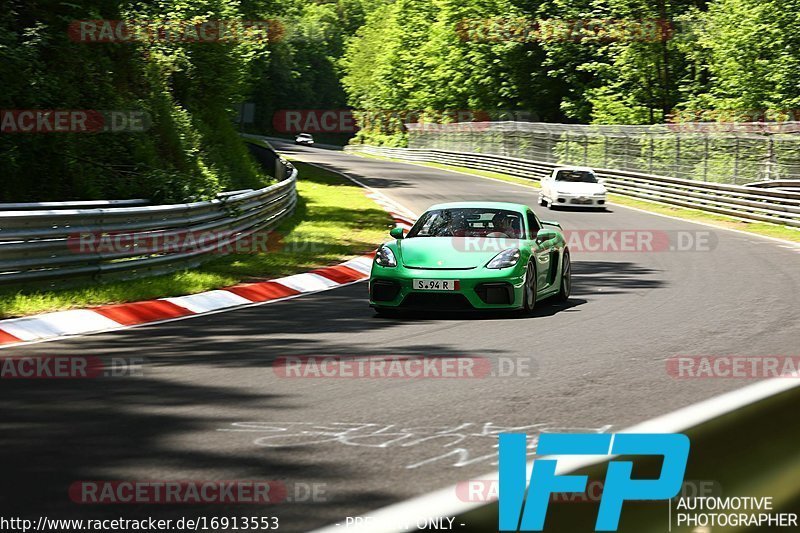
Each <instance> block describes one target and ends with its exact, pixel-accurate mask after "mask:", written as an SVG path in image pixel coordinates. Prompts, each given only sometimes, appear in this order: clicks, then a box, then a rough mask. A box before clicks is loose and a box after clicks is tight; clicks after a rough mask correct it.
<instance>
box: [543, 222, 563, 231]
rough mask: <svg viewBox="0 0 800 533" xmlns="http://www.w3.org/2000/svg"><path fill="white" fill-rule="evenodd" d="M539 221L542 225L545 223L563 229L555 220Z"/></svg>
mask: <svg viewBox="0 0 800 533" xmlns="http://www.w3.org/2000/svg"><path fill="white" fill-rule="evenodd" d="M540 222H541V223H542V224H543V225H545V226H555V227H557V228H558V229H563V228H562V227H561V224H559V223H558V222H556V221H554V220H541V221H540Z"/></svg>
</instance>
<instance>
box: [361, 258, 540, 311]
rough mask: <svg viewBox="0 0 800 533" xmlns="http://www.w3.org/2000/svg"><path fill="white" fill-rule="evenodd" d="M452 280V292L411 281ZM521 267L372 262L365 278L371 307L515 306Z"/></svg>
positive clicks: (519, 300) (517, 305)
mask: <svg viewBox="0 0 800 533" xmlns="http://www.w3.org/2000/svg"><path fill="white" fill-rule="evenodd" d="M415 279H426V280H435V279H440V280H456V281H458V289H457V290H454V291H439V290H415V289H414V288H413V280H415ZM524 283H525V269H524V268H522V267H521V266H520V265H516V266H514V267H510V268H504V269H499V270H490V269H486V268H482V267H481V268H475V269H470V270H429V269H412V268H406V267H404V266H402V265H398V266H396V267H382V266H380V265H377V264H375V263H373V266H372V274H371V275H370V279H369V295H370V296H369V303H370V305H371V306H372V307H378V308H397V309H465V310H468V309H518V308H520V307H522V298H523V290H524Z"/></svg>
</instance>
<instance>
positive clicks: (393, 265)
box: [369, 202, 572, 314]
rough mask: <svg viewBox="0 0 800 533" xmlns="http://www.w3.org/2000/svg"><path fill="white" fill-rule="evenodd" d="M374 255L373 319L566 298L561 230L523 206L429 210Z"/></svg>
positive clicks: (522, 306)
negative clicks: (402, 312)
mask: <svg viewBox="0 0 800 533" xmlns="http://www.w3.org/2000/svg"><path fill="white" fill-rule="evenodd" d="M389 234H390V235H391V236H392V237H394V239H395V240H394V241H390V242H387V243H386V244H383V245H382V246H381V247H380V248H378V250H377V252H376V254H375V259H374V261H373V263H372V272H371V274H370V278H369V303H370V306H372V307H373V308H374V309H375V311H376V312H377V313H378V314H388V313H391V312H394V311H398V310H401V309H412V308H415V309H448V310H457V309H484V310H489V309H519V310H521V311H523V312H525V313H530V312H531V311H533V308H534V305H535V304H536V302H538V301H541V300H543V299H544V298H547V297H550V296H554V297H556V298H557V299H558V300H566V299H567V298H569V295H570V290H571V288H572V281H571V275H570V274H571V268H570V258H569V250H568V249H567V246H566V242H565V241H564V236H563V235H562V234H561V226H560V225H559V224H558V223H557V222H544V221H541V220H539V218H538V217H537V216H536V214H535V213H534V212H533V211H532V210H531V208H530V207H528V206H527V205H522V204H512V203H501V202H459V203H447V204H439V205H434V206H433V207H431V208H430V209H428V211H426V212H425V214H423V215H422V216H421V217H420V218H419V220H417V222H416V223H415V224H414V226H413V227H412V228H411V230H410V231H409V232H408V235H405V236H403V229H402V228H399V227H398V228H394V229H392V231H390V232H389Z"/></svg>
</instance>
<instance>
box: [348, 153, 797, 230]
mask: <svg viewBox="0 0 800 533" xmlns="http://www.w3.org/2000/svg"><path fill="white" fill-rule="evenodd" d="M356 155H359V156H361V157H366V158H370V159H383V160H386V161H394V162H397V163H408V161H403V160H401V159H394V158H390V157H382V156H376V155H372V154H356ZM413 164H415V165H422V166H426V167H432V168H439V169H442V170H455V171H458V172H463V173H465V174H472V175H474V176H480V177H484V178H492V179H497V180H501V181H507V182H510V183H517V184H519V185H525V186H526V187H532V188H534V189H538V188H539V182H537V181H532V180H529V179H526V178H520V177H517V176H511V175H508V174H501V173H499V172H489V171H485V170H474V169H470V168H465V167H459V166H454V165H443V164H441V163H421V162H414V163H413ZM608 199H609V200H610V201H611V202H613V203H615V204H617V205H621V206H627V207H635V208H637V209H642V210H645V211H650V212H653V213H658V214H662V215H669V216H673V217H678V218H684V219H686V220H693V221H696V222H703V223H706V224H711V225H714V226H719V227H722V228H728V229H736V230H740V231H746V232H748V233H754V234H756V235H764V236H766V237H775V238H777V239H784V240H787V241H792V242H800V230H798V229H795V228H792V227H789V226H781V225H779V224H770V223H769V222H747V221H744V220H738V219H736V218H733V217H728V216H725V215H717V214H714V213H708V212H706V211H700V210H699V209H688V208H685V207H677V206H671V205H668V204H660V203H657V202H648V201H646V200H638V199H635V198H628V197H627V196H620V195H618V194H610V195H609V197H608Z"/></svg>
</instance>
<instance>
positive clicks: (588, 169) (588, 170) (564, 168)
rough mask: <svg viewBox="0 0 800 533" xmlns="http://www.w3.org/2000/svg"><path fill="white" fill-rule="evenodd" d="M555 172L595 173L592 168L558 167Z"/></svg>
mask: <svg viewBox="0 0 800 533" xmlns="http://www.w3.org/2000/svg"><path fill="white" fill-rule="evenodd" d="M553 170H583V171H585V172H594V169H593V168H592V167H556V168H554V169H553Z"/></svg>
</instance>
